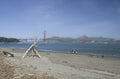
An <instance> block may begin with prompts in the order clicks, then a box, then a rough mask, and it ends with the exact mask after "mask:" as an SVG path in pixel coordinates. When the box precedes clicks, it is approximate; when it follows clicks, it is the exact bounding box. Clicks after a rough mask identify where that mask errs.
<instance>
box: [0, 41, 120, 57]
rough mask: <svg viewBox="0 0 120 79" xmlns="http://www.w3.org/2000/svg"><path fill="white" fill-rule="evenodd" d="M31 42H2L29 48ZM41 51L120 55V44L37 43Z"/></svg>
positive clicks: (6, 46)
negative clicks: (72, 51)
mask: <svg viewBox="0 0 120 79" xmlns="http://www.w3.org/2000/svg"><path fill="white" fill-rule="evenodd" d="M30 45H31V43H25V44H17V43H9V44H8V43H4V44H0V47H1V48H23V49H27V48H29V46H30ZM37 49H38V50H39V51H52V52H63V53H70V52H71V50H72V49H75V50H77V51H78V53H81V54H90V53H92V54H100V55H110V56H118V57H120V44H85V43H47V44H43V43H42V44H40V43H39V44H37Z"/></svg>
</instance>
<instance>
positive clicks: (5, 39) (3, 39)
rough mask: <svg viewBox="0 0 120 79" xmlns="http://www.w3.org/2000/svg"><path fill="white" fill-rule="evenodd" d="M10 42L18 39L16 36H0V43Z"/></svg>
mask: <svg viewBox="0 0 120 79" xmlns="http://www.w3.org/2000/svg"><path fill="white" fill-rule="evenodd" d="M11 42H19V40H18V39H16V38H6V37H0V43H11Z"/></svg>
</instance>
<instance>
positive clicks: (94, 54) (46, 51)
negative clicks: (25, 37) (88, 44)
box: [0, 47, 120, 58]
mask: <svg viewBox="0 0 120 79" xmlns="http://www.w3.org/2000/svg"><path fill="white" fill-rule="evenodd" d="M0 49H17V50H19V49H20V50H24V51H25V50H27V49H26V48H14V47H11V48H8V47H4V48H2V47H0ZM38 51H39V52H45V53H48V52H49V53H63V54H72V52H70V51H69V52H68V51H66V52H65V51H53V50H38ZM76 55H93V56H96V57H97V56H104V57H117V58H120V56H117V55H106V54H98V53H92V52H89V53H88V52H84V53H83V52H79V53H77V54H76Z"/></svg>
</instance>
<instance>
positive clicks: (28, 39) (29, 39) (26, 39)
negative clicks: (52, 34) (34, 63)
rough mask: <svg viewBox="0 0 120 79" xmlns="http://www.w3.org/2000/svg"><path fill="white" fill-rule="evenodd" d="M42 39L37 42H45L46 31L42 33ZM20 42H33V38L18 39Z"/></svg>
mask: <svg viewBox="0 0 120 79" xmlns="http://www.w3.org/2000/svg"><path fill="white" fill-rule="evenodd" d="M43 35H44V36H43V38H40V39H38V41H43V42H46V31H44V33H43ZM19 40H20V41H21V42H29V41H34V40H35V38H22V39H19Z"/></svg>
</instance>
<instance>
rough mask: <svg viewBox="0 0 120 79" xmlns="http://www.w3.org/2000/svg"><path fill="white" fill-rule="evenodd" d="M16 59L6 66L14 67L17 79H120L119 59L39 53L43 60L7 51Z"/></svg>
mask: <svg viewBox="0 0 120 79" xmlns="http://www.w3.org/2000/svg"><path fill="white" fill-rule="evenodd" d="M0 50H1V51H3V50H4V51H9V52H12V53H13V54H14V55H15V57H5V59H4V62H5V63H6V64H9V65H10V66H14V78H15V77H16V78H18V77H21V76H24V75H25V74H46V73H47V74H48V75H50V76H54V77H55V78H56V79H120V58H117V57H107V56H105V57H103V58H102V57H101V56H88V55H75V54H63V53H50V52H39V53H40V55H41V56H42V57H41V58H37V57H25V58H24V59H23V58H22V56H23V54H24V52H25V50H23V49H14V50H13V49H6V48H1V49H0Z"/></svg>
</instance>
